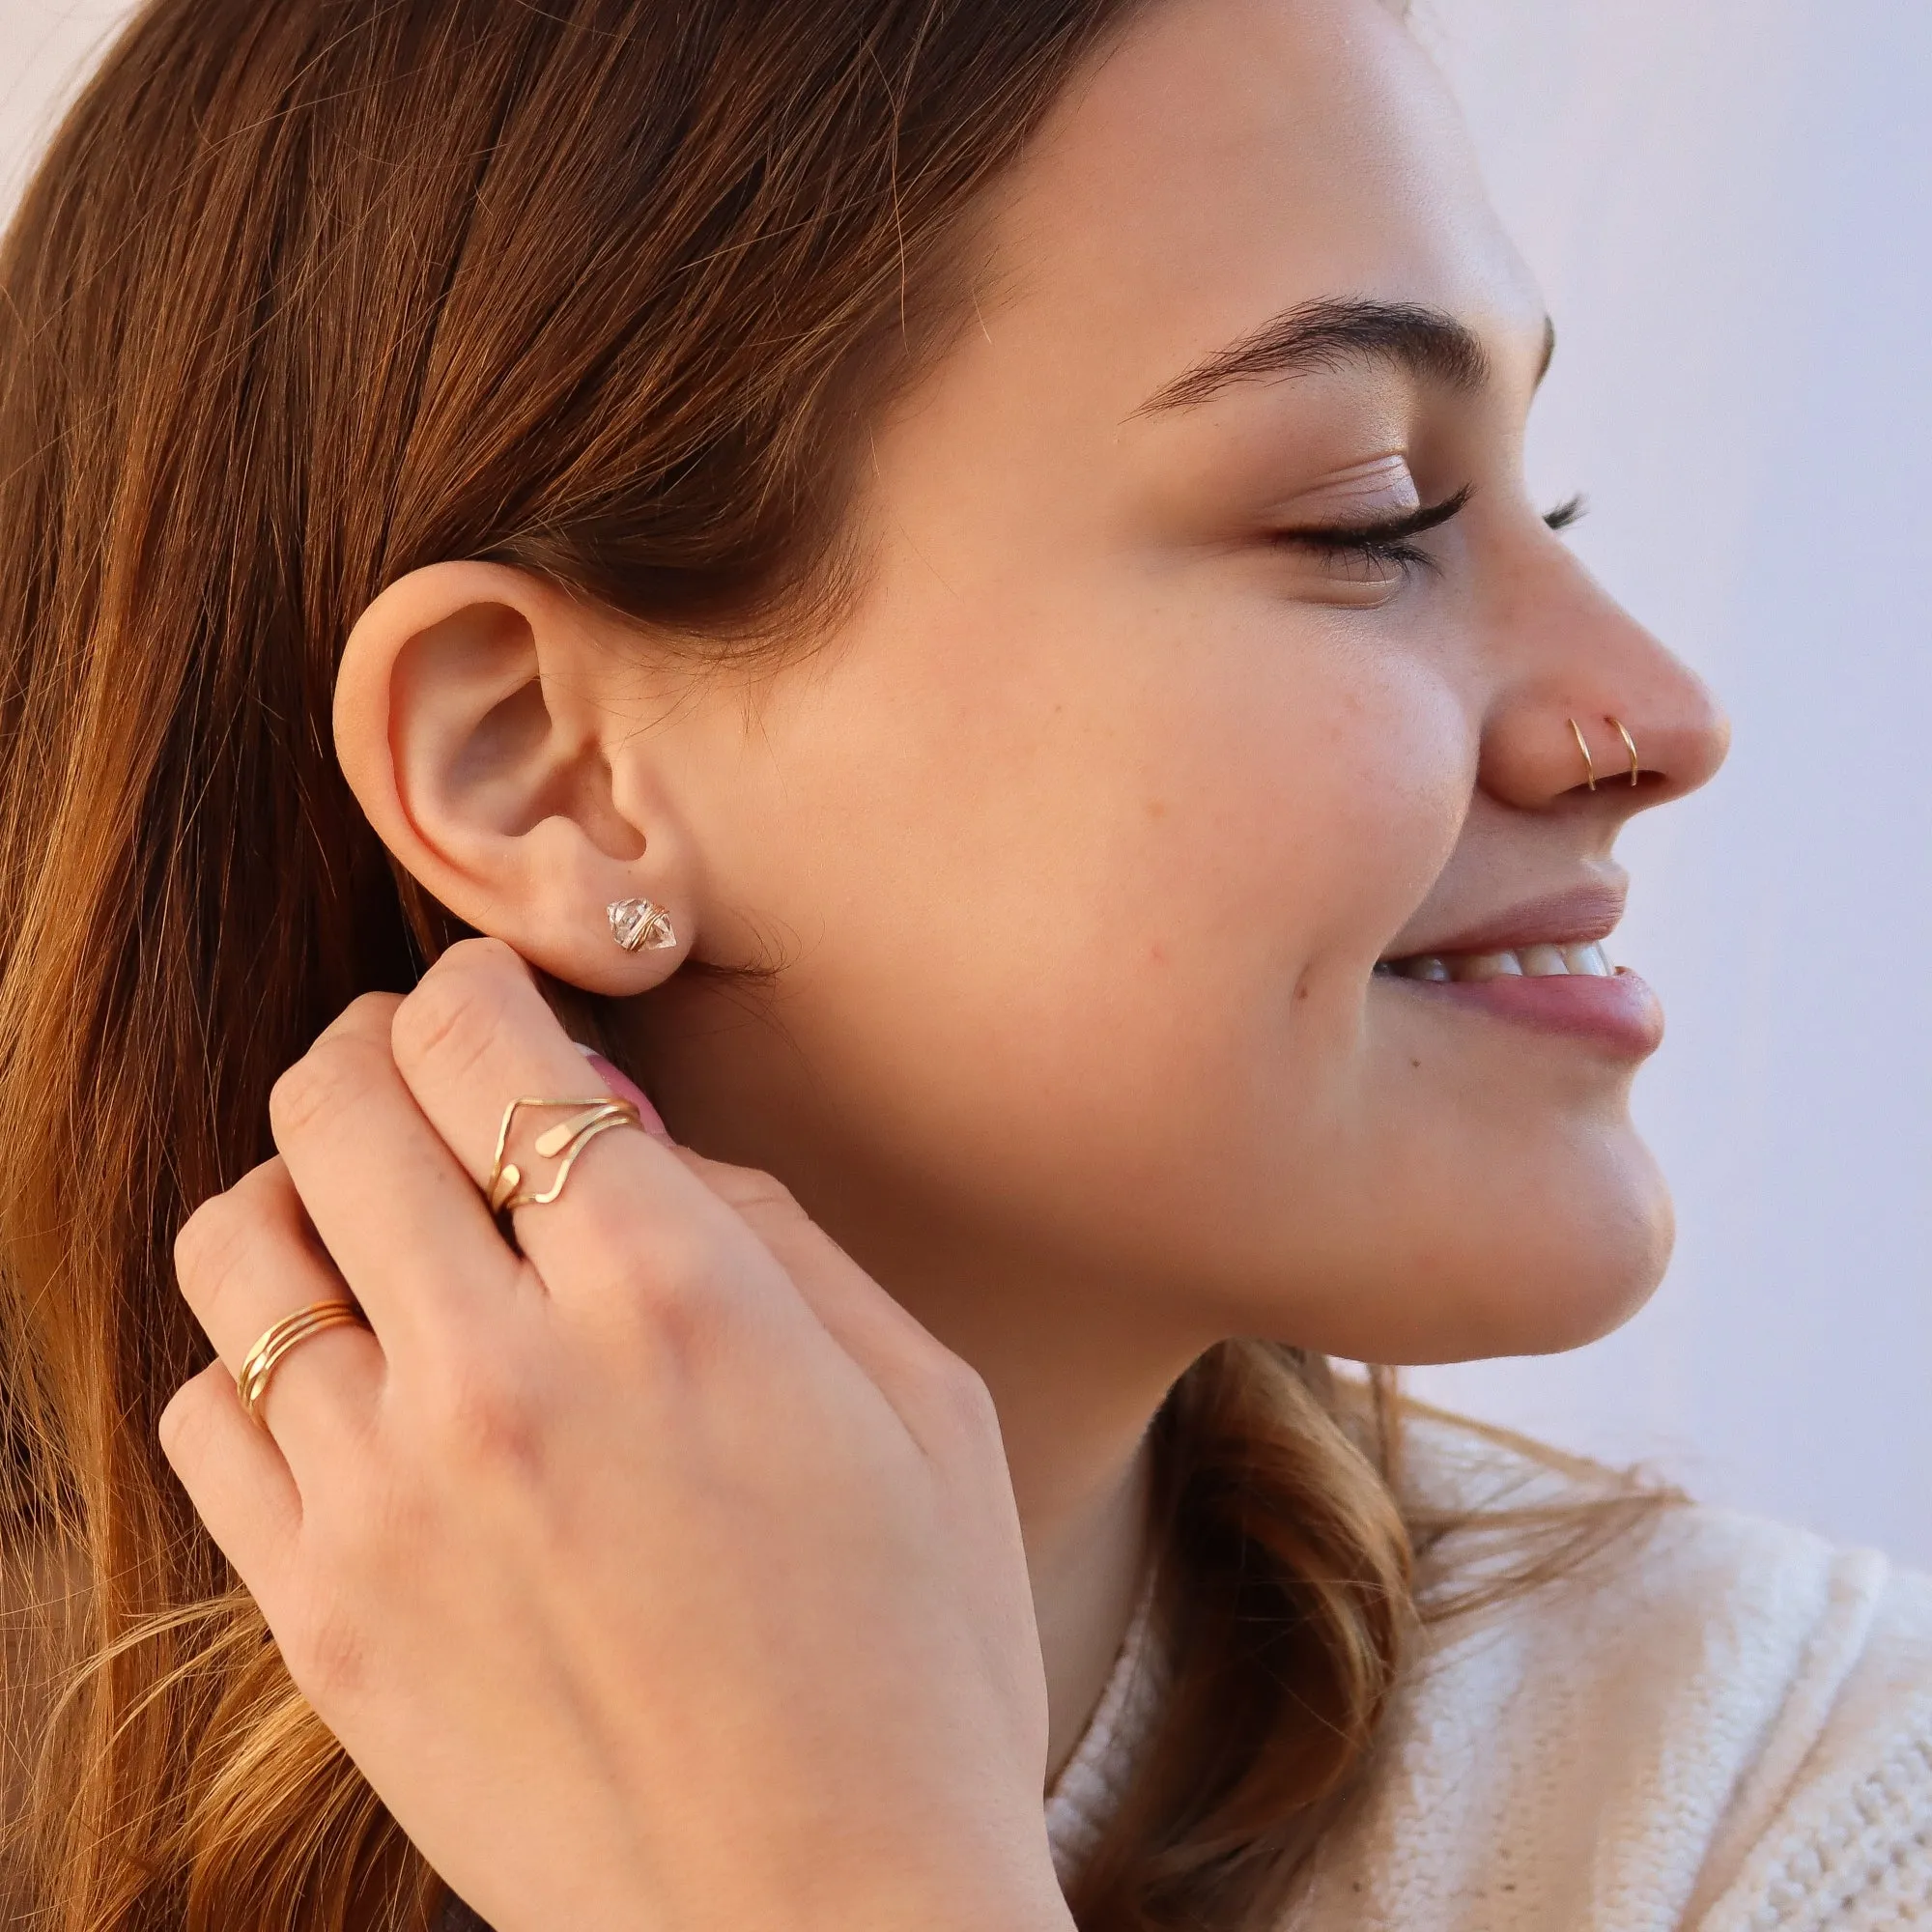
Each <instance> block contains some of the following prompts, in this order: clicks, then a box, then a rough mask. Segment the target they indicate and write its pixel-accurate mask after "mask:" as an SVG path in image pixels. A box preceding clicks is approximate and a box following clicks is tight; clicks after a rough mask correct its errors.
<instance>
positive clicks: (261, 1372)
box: [235, 1297, 369, 1429]
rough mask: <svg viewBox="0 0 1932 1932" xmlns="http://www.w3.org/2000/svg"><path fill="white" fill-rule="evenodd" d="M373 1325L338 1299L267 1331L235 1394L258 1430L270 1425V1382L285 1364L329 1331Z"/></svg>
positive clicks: (253, 1351) (248, 1357) (312, 1307)
mask: <svg viewBox="0 0 1932 1932" xmlns="http://www.w3.org/2000/svg"><path fill="white" fill-rule="evenodd" d="M368 1325H369V1323H368V1321H366V1320H365V1319H364V1317H363V1314H362V1311H361V1310H360V1309H359V1308H357V1307H356V1305H355V1303H354V1302H353V1301H344V1300H342V1299H340V1298H339V1297H337V1298H336V1299H333V1300H329V1301H312V1302H310V1303H309V1305H308V1306H307V1307H306V1308H298V1309H297V1310H296V1312H295V1313H294V1314H293V1315H284V1316H283V1317H282V1319H281V1320H280V1321H277V1322H275V1323H273V1324H272V1325H271V1326H270V1328H268V1329H267V1330H265V1331H264V1333H263V1336H262V1339H261V1340H260V1341H259V1342H257V1343H256V1344H255V1346H254V1347H253V1348H252V1349H250V1350H248V1352H247V1354H246V1355H245V1356H244V1357H243V1358H242V1362H241V1373H240V1374H239V1375H238V1376H237V1377H236V1378H235V1392H236V1394H237V1395H239V1396H240V1397H241V1406H242V1409H243V1410H244V1411H245V1412H246V1414H247V1416H248V1419H249V1420H250V1421H251V1422H253V1423H254V1424H255V1425H256V1427H257V1428H260V1429H266V1428H267V1427H268V1426H269V1425H268V1423H267V1422H266V1421H265V1420H264V1419H263V1415H262V1401H263V1398H264V1397H265V1396H267V1394H268V1393H269V1380H270V1377H272V1376H273V1375H274V1373H275V1371H276V1369H277V1368H279V1367H280V1366H281V1364H282V1362H283V1360H284V1359H285V1358H286V1357H287V1356H288V1355H290V1354H291V1353H293V1352H294V1350H297V1349H299V1348H300V1347H301V1345H302V1344H303V1343H304V1342H306V1341H309V1340H310V1339H311V1338H312V1337H314V1336H317V1335H320V1334H322V1333H323V1332H324V1330H325V1329H329V1328H366V1327H368Z"/></svg>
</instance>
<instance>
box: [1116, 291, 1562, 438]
mask: <svg viewBox="0 0 1932 1932" xmlns="http://www.w3.org/2000/svg"><path fill="white" fill-rule="evenodd" d="M1554 348H1555V330H1554V329H1553V328H1551V329H1549V331H1548V336H1547V338H1546V353H1545V358H1544V366H1545V368H1548V355H1549V354H1550V353H1553V351H1554ZM1361 361H1371V362H1393V363H1396V364H1397V365H1399V366H1400V367H1402V368H1406V369H1407V370H1409V371H1410V372H1411V373H1412V374H1414V375H1416V376H1418V377H1420V378H1422V379H1423V380H1424V381H1427V382H1434V383H1440V384H1445V385H1446V386H1448V387H1450V388H1452V389H1462V390H1475V389H1480V388H1482V387H1483V386H1484V385H1485V384H1487V383H1488V382H1489V380H1490V357H1489V354H1488V352H1487V351H1486V350H1485V349H1484V347H1483V345H1482V344H1481V343H1480V342H1479V341H1478V340H1477V339H1476V335H1475V331H1474V330H1473V329H1471V328H1470V327H1468V326H1467V325H1466V324H1465V323H1462V322H1458V321H1457V319H1456V318H1455V317H1454V316H1453V315H1449V314H1446V313H1445V312H1444V311H1443V310H1441V309H1435V308H1423V307H1419V306H1417V305H1415V304H1413V303H1409V302H1386V301H1368V300H1360V299H1355V300H1350V299H1336V298H1328V299H1324V300H1321V301H1312V302H1305V303H1303V304H1302V305H1301V306H1300V307H1299V308H1292V309H1287V310H1285V311H1284V312H1283V313H1282V314H1280V315H1278V316H1276V317H1275V318H1274V320H1273V321H1272V322H1268V323H1264V324H1263V326H1262V327H1260V328H1258V329H1256V330H1255V332H1254V333H1253V334H1252V335H1246V336H1243V337H1242V338H1241V339H1240V340H1239V341H1238V342H1233V343H1230V344H1229V345H1228V347H1227V348H1226V349H1222V350H1217V351H1216V352H1215V354H1213V355H1209V356H1208V358H1207V359H1206V360H1205V361H1201V362H1197V363H1196V364H1195V365H1194V367H1193V368H1191V369H1189V370H1188V371H1187V372H1186V373H1185V374H1184V375H1182V376H1179V377H1177V378H1176V379H1175V380H1174V381H1173V382H1172V383H1169V384H1167V386H1166V387H1165V388H1162V389H1158V390H1156V391H1155V392H1154V394H1153V395H1152V396H1151V397H1150V398H1149V399H1148V400H1147V401H1146V402H1145V403H1143V404H1142V405H1141V406H1140V408H1139V409H1138V410H1136V411H1135V412H1134V413H1135V414H1136V415H1142V416H1148V415H1158V414H1160V413H1162V412H1164V411H1167V410H1186V409H1193V408H1194V407H1196V406H1197V405H1198V404H1201V403H1205V402H1207V401H1208V398H1209V397H1210V396H1215V395H1218V394H1219V393H1220V392H1221V391H1222V390H1223V389H1225V388H1227V387H1229V386H1230V385H1231V384H1236V383H1245V382H1252V381H1254V380H1255V379H1256V378H1258V377H1262V376H1297V375H1306V374H1310V373H1312V372H1316V371H1323V370H1332V369H1336V368H1339V367H1341V366H1342V365H1343V364H1344V363H1348V362H1361Z"/></svg>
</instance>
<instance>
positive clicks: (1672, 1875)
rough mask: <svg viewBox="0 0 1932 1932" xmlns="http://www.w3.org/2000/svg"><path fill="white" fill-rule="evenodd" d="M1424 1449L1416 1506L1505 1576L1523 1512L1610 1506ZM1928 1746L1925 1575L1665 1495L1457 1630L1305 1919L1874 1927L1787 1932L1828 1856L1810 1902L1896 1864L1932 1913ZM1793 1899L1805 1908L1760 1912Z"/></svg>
mask: <svg viewBox="0 0 1932 1932" xmlns="http://www.w3.org/2000/svg"><path fill="white" fill-rule="evenodd" d="M1419 1437H1420V1439H1419V1442H1418V1464H1419V1466H1418V1471H1417V1476H1416V1489H1417V1492H1418V1494H1419V1495H1420V1496H1421V1497H1422V1498H1423V1501H1424V1506H1425V1508H1427V1509H1429V1510H1433V1511H1435V1513H1437V1514H1438V1515H1439V1516H1441V1517H1442V1518H1443V1519H1445V1520H1456V1519H1457V1517H1458V1516H1459V1514H1460V1515H1461V1516H1462V1517H1463V1519H1464V1520H1466V1522H1467V1524H1468V1527H1467V1528H1466V1530H1464V1531H1463V1535H1464V1537H1465V1540H1466V1542H1467V1544H1468V1547H1469V1548H1470V1549H1471V1551H1472V1552H1473V1553H1472V1555H1471V1557H1470V1562H1471V1564H1472V1565H1473V1566H1474V1567H1475V1568H1476V1569H1477V1570H1478V1571H1479V1572H1480V1571H1481V1570H1482V1568H1483V1567H1484V1566H1486V1565H1487V1566H1490V1567H1491V1568H1492V1569H1495V1570H1498V1571H1500V1570H1502V1569H1504V1568H1506V1562H1507V1559H1506V1546H1507V1544H1508V1542H1509V1524H1510V1522H1511V1521H1512V1520H1521V1521H1531V1522H1537V1521H1540V1522H1542V1523H1544V1524H1545V1525H1546V1526H1547V1525H1548V1523H1550V1522H1553V1521H1560V1520H1561V1519H1562V1518H1563V1516H1564V1515H1565V1513H1566V1511H1574V1512H1575V1513H1576V1515H1577V1517H1578V1519H1579V1520H1587V1519H1588V1517H1589V1515H1590V1514H1591V1512H1592V1511H1595V1510H1599V1509H1603V1508H1605V1507H1609V1506H1613V1504H1614V1497H1615V1486H1614V1484H1612V1483H1611V1482H1610V1481H1609V1480H1608V1479H1607V1478H1605V1476H1604V1475H1603V1474H1602V1472H1594V1473H1593V1472H1591V1471H1590V1470H1589V1469H1588V1468H1587V1467H1586V1466H1585V1465H1579V1464H1566V1463H1563V1462H1562V1461H1561V1460H1560V1459H1553V1458H1549V1459H1547V1458H1543V1457H1540V1456H1538V1455H1536V1454H1534V1453H1533V1452H1530V1451H1527V1450H1524V1449H1521V1448H1513V1447H1511V1446H1510V1445H1508V1444H1506V1443H1502V1442H1498V1441H1496V1440H1495V1439H1493V1438H1486V1437H1483V1436H1481V1435H1472V1434H1469V1433H1467V1432H1461V1431H1458V1430H1455V1429H1453V1428H1450V1427H1448V1426H1446V1425H1431V1426H1429V1427H1427V1428H1425V1429H1424V1430H1423V1431H1421V1432H1419ZM1486 1521H1487V1522H1489V1523H1491V1524H1494V1525H1500V1527H1497V1528H1493V1529H1486V1528H1485V1526H1484V1525H1485V1523H1486ZM1454 1544H1455V1537H1454V1536H1453V1535H1452V1536H1451V1537H1449V1538H1448V1539H1446V1546H1447V1548H1449V1549H1450V1550H1451V1552H1452V1553H1451V1555H1450V1557H1449V1558H1448V1559H1447V1560H1448V1564H1449V1567H1450V1568H1451V1569H1452V1570H1453V1568H1454V1557H1453V1548H1454ZM1452 1580H1453V1579H1452ZM1478 1601H1480V1599H1479V1600H1478ZM1928 1751H1932V1582H1928V1581H1927V1579H1925V1578H1923V1577H1916V1576H1911V1575H1905V1574H1901V1573H1898V1572H1896V1571H1894V1570H1893V1569H1892V1567H1891V1566H1890V1565H1889V1563H1888V1562H1887V1561H1886V1560H1885V1559H1884V1558H1883V1557H1881V1556H1878V1555H1875V1554H1873V1553H1871V1552H1867V1551H1855V1550H1842V1549H1838V1548H1834V1547H1833V1546H1832V1545H1830V1544H1829V1543H1827V1542H1825V1541H1824V1540H1822V1539H1820V1538H1818V1537H1815V1536H1811V1535H1809V1534H1807V1533H1805V1532H1804V1531H1802V1530H1796V1529H1791V1528H1788V1527H1785V1526H1782V1525H1779V1524H1776V1523H1771V1522H1766V1521H1763V1520H1758V1519H1756V1518H1753V1517H1749V1516H1746V1515H1742V1514H1738V1513H1735V1512H1731V1511H1727V1510H1720V1509H1712V1508H1702V1507H1696V1506H1692V1505H1686V1504H1669V1503H1659V1504H1658V1505H1656V1506H1655V1507H1654V1508H1652V1509H1650V1510H1649V1511H1648V1512H1646V1513H1642V1514H1640V1515H1639V1516H1638V1518H1637V1520H1635V1521H1634V1523H1633V1525H1632V1526H1631V1527H1629V1528H1628V1529H1627V1531H1625V1533H1622V1534H1619V1535H1617V1536H1615V1537H1614V1538H1612V1539H1611V1540H1609V1541H1608V1542H1607V1543H1605V1545H1604V1546H1603V1547H1602V1548H1597V1549H1595V1550H1594V1551H1593V1552H1592V1553H1589V1554H1588V1555H1586V1556H1585V1557H1584V1559H1583V1560H1581V1561H1579V1562H1578V1563H1577V1565H1576V1566H1575V1567H1574V1569H1573V1570H1571V1571H1570V1572H1569V1574H1567V1575H1563V1576H1561V1577H1558V1578H1557V1579H1556V1580H1553V1581H1545V1582H1542V1583H1539V1584H1536V1585H1535V1586H1534V1587H1525V1588H1522V1589H1520V1590H1518V1591H1514V1592H1511V1591H1509V1590H1507V1589H1505V1590H1503V1591H1501V1592H1498V1593H1496V1595H1495V1601H1493V1602H1491V1603H1489V1604H1488V1605H1487V1606H1486V1607H1483V1608H1480V1609H1478V1610H1475V1611H1472V1612H1471V1613H1469V1614H1466V1615H1463V1616H1451V1617H1449V1618H1447V1619H1446V1620H1445V1621H1443V1622H1442V1623H1441V1624H1440V1625H1439V1626H1438V1628H1437V1629H1436V1630H1435V1633H1434V1635H1433V1639H1432V1643H1431V1647H1430V1649H1429V1652H1428V1654H1427V1655H1426V1656H1425V1657H1424V1658H1423V1660H1422V1661H1421V1662H1420V1664H1419V1665H1418V1667H1417V1669H1416V1670H1415V1672H1414V1673H1413V1676H1412V1679H1411V1682H1410V1685H1409V1687H1408V1690H1407V1693H1406V1697H1405V1698H1404V1700H1403V1701H1402V1703H1401V1706H1400V1708H1399V1710H1398V1712H1397V1713H1396V1715H1395V1718H1394V1719H1393V1721H1392V1723H1391V1727H1390V1732H1389V1736H1388V1740H1387V1745H1386V1747H1385V1750H1384V1754H1383V1757H1382V1761H1381V1763H1380V1765H1379V1767H1378V1773H1377V1776H1376V1779H1375V1782H1374V1784H1373V1786H1372V1788H1371V1790H1370V1792H1369V1794H1368V1796H1367V1798H1366V1799H1365V1802H1364V1804H1363V1806H1362V1809H1361V1811H1360V1813H1359V1815H1358V1817H1357V1818H1356V1820H1355V1821H1354V1822H1353V1824H1352V1825H1350V1827H1349V1828H1348V1829H1347V1830H1345V1831H1344V1832H1343V1833H1339V1834H1338V1837H1337V1840H1336V1842H1335V1844H1334V1845H1333V1846H1331V1848H1330V1850H1329V1852H1328V1853H1327V1854H1325V1855H1324V1858H1323V1860H1322V1861H1321V1866H1320V1867H1319V1868H1318V1873H1317V1881H1316V1889H1315V1895H1314V1901H1313V1904H1314V1909H1313V1911H1312V1912H1311V1914H1310V1915H1309V1916H1308V1917H1306V1918H1304V1919H1303V1920H1300V1921H1298V1923H1305V1924H1306V1925H1308V1926H1309V1927H1310V1928H1311V1932H1312V1928H1315V1927H1324V1928H1325V1927H1326V1926H1328V1925H1330V1924H1333V1925H1337V1926H1339V1925H1342V1924H1348V1925H1349V1926H1350V1928H1355V1927H1360V1928H1364V1932H1366V1928H1368V1927H1380V1926H1384V1925H1386V1926H1390V1927H1393V1926H1397V1925H1400V1926H1402V1927H1403V1928H1404V1932H1479V1928H1480V1932H1558V1928H1561V1932H1598V1928H1601V1932H1610V1928H1612V1927H1614V1928H1615V1932H1642V1928H1656V1932H1665V1929H1666V1928H1670V1932H1675V1928H1679V1927H1685V1926H1702V1927H1708V1932H1745V1928H1750V1932H1757V1928H1759V1927H1770V1926H1776V1927H1779V1928H1782V1927H1785V1926H1792V1927H1796V1926H1799V1925H1806V1926H1808V1925H1812V1924H1817V1925H1819V1926H1824V1925H1827V1924H1830V1925H1833V1926H1837V1925H1839V1924H1841V1923H1842V1924H1844V1925H1847V1926H1849V1925H1852V1924H1862V1923H1863V1922H1864V1921H1863V1920H1854V1919H1840V1918H1801V1917H1792V1916H1790V1913H1791V1910H1792V1909H1793V1908H1792V1907H1791V1903H1790V1901H1791V1898H1792V1897H1793V1896H1795V1895H1796V1894H1794V1893H1793V1892H1792V1889H1791V1888H1792V1886H1793V1885H1794V1884H1798V1883H1801V1882H1802V1883H1804V1884H1813V1881H1812V1880H1811V1879H1808V1878H1805V1879H1802V1881H1801V1879H1800V1878H1798V1877H1794V1874H1804V1873H1808V1872H1811V1871H1812V1870H1813V1867H1814V1866H1817V1867H1819V1869H1820V1872H1821V1874H1822V1869H1823V1864H1825V1863H1832V1862H1833V1860H1835V1863H1833V1873H1834V1875H1833V1876H1832V1877H1831V1878H1830V1879H1829V1881H1828V1880H1827V1879H1826V1878H1825V1877H1824V1876H1822V1875H1821V1876H1820V1877H1819V1878H1818V1879H1817V1881H1816V1883H1815V1884H1814V1885H1813V1889H1814V1890H1816V1891H1817V1895H1818V1896H1819V1897H1820V1898H1824V1897H1826V1896H1828V1895H1829V1896H1831V1897H1836V1896H1838V1895H1839V1894H1840V1893H1841V1892H1842V1893H1847V1894H1849V1891H1850V1890H1851V1889H1855V1887H1856V1885H1857V1884H1858V1883H1859V1882H1860V1880H1859V1878H1858V1876H1857V1871H1855V1869H1854V1867H1855V1865H1856V1866H1857V1870H1860V1871H1861V1870H1863V1869H1864V1868H1865V1866H1870V1867H1871V1868H1872V1869H1873V1870H1874V1871H1876V1870H1877V1869H1878V1867H1879V1866H1880V1865H1884V1866H1885V1868H1886V1869H1887V1870H1888V1871H1889V1872H1890V1873H1891V1877H1890V1879H1889V1880H1887V1881H1884V1882H1886V1883H1889V1884H1891V1885H1892V1887H1893V1889H1894V1891H1895V1890H1896V1889H1897V1887H1898V1886H1900V1885H1906V1886H1911V1885H1918V1886H1919V1887H1920V1888H1921V1889H1926V1890H1927V1891H1928V1895H1932V1852H1928V1850H1927V1846H1926V1843H1925V1842H1924V1837H1925V1832H1924V1828H1925V1825H1926V1824H1927V1823H1928V1822H1932V1756H1928ZM1873 1780H1877V1782H1876V1783H1874V1782H1873ZM1854 1817H1856V1818H1858V1819H1862V1820H1864V1821H1865V1822H1864V1824H1862V1825H1861V1826H1856V1827H1855V1826H1854V1824H1853V1823H1852V1822H1851V1820H1852V1819H1853V1818H1854ZM1915 1834H1918V1835H1915ZM1840 1841H1842V1843H1843V1846H1844V1849H1843V1851H1842V1852H1839V1853H1831V1854H1830V1856H1829V1857H1828V1851H1829V1848H1830V1847H1831V1846H1834V1845H1838V1844H1839V1843H1840ZM1858 1861H1863V1863H1862V1864H1858ZM1875 1882H1876V1881H1875ZM1821 1887H1822V1888H1823V1889H1819V1888H1821ZM1773 1898H1776V1899H1777V1900H1779V1901H1782V1902H1781V1903H1779V1904H1778V1905H1777V1906H1776V1911H1777V1912H1778V1913H1780V1914H1782V1915H1784V1916H1774V1917H1765V1916H1764V1913H1765V1911H1766V1910H1768V1909H1770V1908H1769V1907H1768V1905H1767V1903H1766V1902H1767V1901H1768V1900H1770V1899H1773ZM1821 1909H1822V1908H1821ZM1338 1915H1339V1916H1338ZM1873 1922H1874V1923H1876V1922H1879V1921H1877V1920H1874V1921H1873ZM1888 1922H1889V1921H1888Z"/></svg>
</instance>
